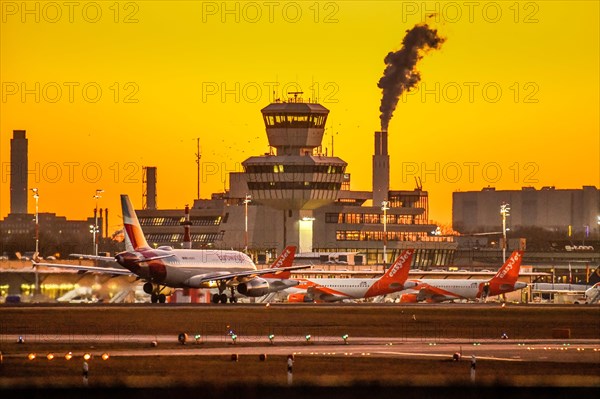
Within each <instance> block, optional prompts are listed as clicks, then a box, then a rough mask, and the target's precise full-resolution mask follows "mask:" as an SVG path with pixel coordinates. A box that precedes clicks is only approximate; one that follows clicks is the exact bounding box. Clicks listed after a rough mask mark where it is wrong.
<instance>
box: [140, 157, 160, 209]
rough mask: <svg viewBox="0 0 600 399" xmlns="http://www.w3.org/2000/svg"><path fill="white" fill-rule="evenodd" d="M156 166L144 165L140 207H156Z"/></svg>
mask: <svg viewBox="0 0 600 399" xmlns="http://www.w3.org/2000/svg"><path fill="white" fill-rule="evenodd" d="M156 180H157V177H156V166H144V170H143V180H142V185H143V187H142V189H143V190H142V209H156V197H157V194H156Z"/></svg>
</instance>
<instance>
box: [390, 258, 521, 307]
mask: <svg viewBox="0 0 600 399" xmlns="http://www.w3.org/2000/svg"><path fill="white" fill-rule="evenodd" d="M522 259H523V251H514V252H513V253H512V254H511V255H510V258H508V259H507V260H506V262H505V263H504V265H502V267H501V268H500V270H498V273H496V275H495V276H494V277H492V278H491V279H489V280H459V279H443V280H442V279H420V280H409V281H412V282H414V283H416V287H414V288H411V289H409V290H406V292H403V293H401V297H400V301H401V302H421V301H426V302H444V301H452V300H455V299H471V300H475V299H483V300H485V299H486V298H487V297H489V296H494V295H500V294H505V293H507V292H512V291H516V290H520V289H522V288H525V287H527V284H526V283H523V282H520V281H517V278H518V277H519V270H520V268H521V260H522Z"/></svg>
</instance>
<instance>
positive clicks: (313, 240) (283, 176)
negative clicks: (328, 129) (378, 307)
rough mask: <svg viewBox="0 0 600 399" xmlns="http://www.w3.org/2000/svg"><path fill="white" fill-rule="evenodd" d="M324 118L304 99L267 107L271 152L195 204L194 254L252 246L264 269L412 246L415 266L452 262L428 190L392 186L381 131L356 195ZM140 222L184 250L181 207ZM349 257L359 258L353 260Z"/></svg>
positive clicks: (391, 253)
mask: <svg viewBox="0 0 600 399" xmlns="http://www.w3.org/2000/svg"><path fill="white" fill-rule="evenodd" d="M328 114H329V110H328V109H326V108H325V107H323V106H322V105H320V104H316V103H310V102H303V101H302V99H301V98H298V97H295V98H293V99H290V100H289V101H287V102H274V103H272V104H269V105H268V106H267V107H265V108H263V109H262V117H263V120H264V123H265V128H266V133H267V137H268V140H269V146H270V148H271V150H270V151H269V153H267V154H264V155H259V156H252V157H250V158H248V159H246V160H245V161H243V162H242V166H243V172H236V173H231V174H230V178H229V181H230V186H229V188H228V190H226V191H225V192H224V193H216V194H213V195H212V196H211V198H210V199H197V200H195V201H194V203H193V206H192V207H191V209H190V223H191V227H190V230H191V241H192V247H193V248H234V249H239V250H245V249H246V248H247V251H248V252H249V253H250V254H251V255H252V256H253V257H254V259H255V260H256V261H257V262H258V263H265V262H268V261H269V260H271V259H272V258H274V257H276V256H277V254H278V253H279V252H280V251H282V250H283V248H284V247H285V246H286V245H296V246H298V248H299V252H300V253H309V252H310V253H314V252H318V253H323V254H328V253H329V254H332V256H329V257H328V258H329V260H330V261H331V262H334V263H336V262H337V263H339V264H340V265H348V266H353V265H367V264H382V263H387V264H389V263H390V262H391V261H393V259H394V258H395V257H396V256H397V255H398V254H399V253H400V251H401V250H402V249H405V248H409V247H414V248H416V249H417V252H416V256H415V257H414V266H415V267H417V268H419V269H424V270H426V269H427V268H429V267H435V268H439V267H444V266H447V265H450V264H452V262H453V254H454V250H455V248H456V243H454V241H453V239H452V237H439V236H436V235H435V234H432V232H434V231H435V230H436V228H437V226H436V225H434V224H433V223H431V222H430V221H429V220H428V206H429V205H428V193H427V192H426V191H424V190H422V188H421V187H416V188H415V189H413V190H390V188H389V155H388V148H387V132H376V133H375V150H374V155H373V191H372V192H369V191H352V190H351V189H350V174H349V173H347V172H346V167H347V163H346V162H345V161H344V160H342V159H341V158H339V157H334V156H327V154H323V153H322V151H321V148H322V146H321V145H322V139H323V134H324V131H325V124H326V122H327V117H328ZM144 191H145V192H156V190H155V189H154V188H147V189H145V190H144ZM384 201H385V204H386V206H385V210H384V209H383V208H384V206H383V205H382V204H383V203H384ZM145 202H147V201H145ZM384 213H385V219H384ZM138 217H139V219H140V223H141V224H142V226H143V229H144V232H145V233H146V235H147V239H148V242H149V243H152V244H153V245H156V246H160V245H170V246H177V245H183V244H182V242H183V236H184V234H183V232H184V230H183V227H182V224H183V223H184V220H185V216H184V214H183V212H182V211H181V210H166V209H142V210H139V211H138ZM246 221H247V223H246ZM246 226H247V227H246ZM384 231H385V233H384ZM384 248H385V254H384ZM344 253H347V254H356V255H358V256H351V257H350V258H351V259H352V261H351V262H348V259H349V258H348V256H347V255H343V254H344ZM333 254H336V255H333ZM337 254H342V258H340V257H339V256H338V255H337Z"/></svg>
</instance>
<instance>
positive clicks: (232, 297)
mask: <svg viewBox="0 0 600 399" xmlns="http://www.w3.org/2000/svg"><path fill="white" fill-rule="evenodd" d="M230 289H231V296H230V297H229V303H237V298H236V297H235V289H234V288H233V287H230Z"/></svg>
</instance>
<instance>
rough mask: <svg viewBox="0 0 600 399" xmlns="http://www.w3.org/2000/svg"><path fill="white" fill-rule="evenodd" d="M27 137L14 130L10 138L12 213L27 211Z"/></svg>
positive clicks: (22, 132) (21, 131)
mask: <svg viewBox="0 0 600 399" xmlns="http://www.w3.org/2000/svg"><path fill="white" fill-rule="evenodd" d="M27 168H28V166H27V137H26V136H25V130H13V138H12V139H11V140H10V213H27V172H28V171H27Z"/></svg>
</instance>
